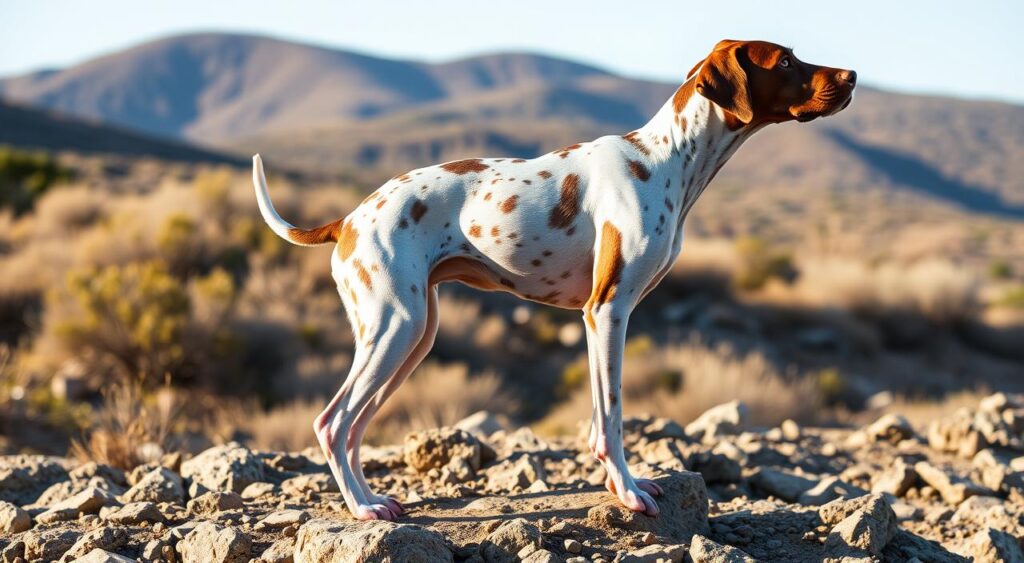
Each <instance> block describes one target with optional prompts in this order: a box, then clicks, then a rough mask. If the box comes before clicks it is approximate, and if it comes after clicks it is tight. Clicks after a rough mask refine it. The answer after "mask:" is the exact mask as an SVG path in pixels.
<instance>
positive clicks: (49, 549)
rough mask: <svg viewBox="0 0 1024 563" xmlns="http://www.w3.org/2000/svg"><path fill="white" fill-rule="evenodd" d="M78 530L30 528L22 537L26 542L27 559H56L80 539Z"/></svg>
mask: <svg viewBox="0 0 1024 563" xmlns="http://www.w3.org/2000/svg"><path fill="white" fill-rule="evenodd" d="M80 536H81V534H79V533H78V532H74V531H72V530H65V529H60V528H50V529H46V530H43V529H39V528H36V529H34V530H29V531H27V532H25V534H24V535H23V536H22V537H21V539H22V541H24V542H25V559H27V560H29V561H34V560H36V559H42V560H44V561H56V560H58V559H60V558H61V556H62V555H64V553H65V552H66V551H68V550H69V549H71V547H72V546H73V545H75V542H77V541H78V538H79V537H80Z"/></svg>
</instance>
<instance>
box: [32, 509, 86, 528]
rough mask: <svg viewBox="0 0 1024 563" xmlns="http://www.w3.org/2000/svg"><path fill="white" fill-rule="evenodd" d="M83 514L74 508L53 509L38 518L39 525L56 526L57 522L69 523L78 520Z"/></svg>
mask: <svg viewBox="0 0 1024 563" xmlns="http://www.w3.org/2000/svg"><path fill="white" fill-rule="evenodd" d="M80 514H81V513H79V512H78V510H75V509H74V508H51V509H49V510H47V511H45V512H43V513H42V514H39V515H37V516H36V522H37V523H39V524H55V523H57V522H69V521H71V520H77V519H78V516H79V515H80Z"/></svg>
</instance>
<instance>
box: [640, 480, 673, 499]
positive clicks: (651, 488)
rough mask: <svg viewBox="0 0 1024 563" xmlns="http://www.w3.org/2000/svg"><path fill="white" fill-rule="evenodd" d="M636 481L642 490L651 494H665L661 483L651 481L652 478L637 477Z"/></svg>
mask: <svg viewBox="0 0 1024 563" xmlns="http://www.w3.org/2000/svg"><path fill="white" fill-rule="evenodd" d="M634 481H635V482H636V486H637V487H640V490H641V491H644V492H646V493H647V494H649V495H651V496H655V497H660V496H661V495H663V494H665V491H664V489H662V488H661V485H659V484H657V483H655V482H654V481H651V480H650V479H635V480H634Z"/></svg>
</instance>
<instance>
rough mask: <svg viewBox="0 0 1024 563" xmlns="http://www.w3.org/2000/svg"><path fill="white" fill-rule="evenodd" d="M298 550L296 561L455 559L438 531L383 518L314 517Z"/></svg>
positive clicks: (345, 562)
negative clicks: (365, 519)
mask: <svg viewBox="0 0 1024 563" xmlns="http://www.w3.org/2000/svg"><path fill="white" fill-rule="evenodd" d="M517 551H518V550H517ZM294 553H295V563H320V562H324V561H330V562H332V563H357V562H360V563H361V562H363V561H387V560H390V561H395V562H398V561H423V562H426V561H430V562H434V561H437V562H450V561H452V559H453V556H452V552H451V549H450V548H449V547H448V544H447V542H445V540H444V538H442V537H441V535H440V534H438V533H437V532H434V531H431V530H427V529H424V528H420V527H419V526H414V525H411V524H396V523H394V522H387V521H383V520H374V521H369V522H353V521H338V520H331V519H326V518H318V519H314V520H310V521H309V522H306V523H305V524H304V525H303V526H302V528H300V529H299V535H298V537H297V538H296V541H295V551H294ZM514 553H515V552H514ZM514 553H513V557H514Z"/></svg>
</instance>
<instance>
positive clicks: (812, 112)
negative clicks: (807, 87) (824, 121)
mask: <svg viewBox="0 0 1024 563" xmlns="http://www.w3.org/2000/svg"><path fill="white" fill-rule="evenodd" d="M835 98H836V96H834V95H825V96H815V99H814V100H812V102H813V103H812V104H810V105H812V106H813V109H808V108H807V105H808V104H805V105H804V106H802V107H794V108H791V109H790V114H791V115H792V116H793V118H794V119H796V120H797V121H798V122H800V123H807V122H808V121H814V120H815V119H818V118H819V117H831V116H833V115H835V114H837V113H839V112H841V111H843V110H844V109H846V108H847V107H849V105H850V104H851V103H852V102H853V90H852V89H851V90H850V92H849V93H847V94H846V96H843V97H842V98H839V99H835Z"/></svg>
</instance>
